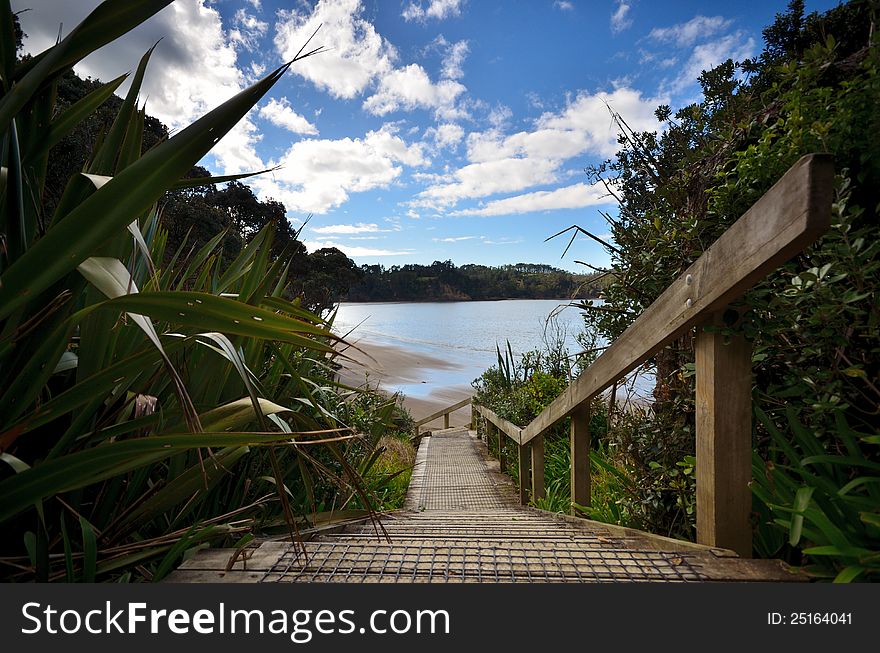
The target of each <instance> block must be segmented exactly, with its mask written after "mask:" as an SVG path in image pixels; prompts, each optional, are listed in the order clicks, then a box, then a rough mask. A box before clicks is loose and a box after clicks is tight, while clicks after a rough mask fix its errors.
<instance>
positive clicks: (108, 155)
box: [0, 0, 407, 581]
mask: <svg viewBox="0 0 880 653" xmlns="http://www.w3.org/2000/svg"><path fill="white" fill-rule="evenodd" d="M167 4H168V2H167V1H166V0H156V1H154V2H149V1H147V2H140V3H130V2H128V1H127V0H108V1H107V2H105V3H104V4H102V5H101V6H99V7H98V8H97V9H96V10H95V11H94V12H93V13H92V14H90V15H89V17H87V18H86V19H85V21H84V22H83V24H82V25H81V26H80V28H79V29H76V30H73V31H71V32H70V35H69V36H68V37H67V38H65V39H64V40H62V41H61V42H60V43H59V44H58V45H56V46H54V47H52V48H50V49H49V50H47V51H46V52H45V53H43V54H41V55H39V56H38V57H35V58H32V59H30V58H29V59H25V60H18V59H17V58H16V57H15V52H14V49H13V48H12V47H10V46H11V44H12V43H13V42H14V40H13V39H14V26H15V21H14V20H13V16H12V13H11V10H10V7H9V3H8V1H7V0H0V32H2V33H0V43H3V47H2V48H0V82H2V95H0V134H2V138H0V147H2V151H0V165H2V175H0V239H2V242H3V243H4V245H5V248H4V249H3V250H2V252H0V372H2V374H0V461H2V464H0V524H2V532H3V535H4V537H3V538H2V540H0V570H2V571H0V574H2V577H3V578H4V579H12V580H33V579H36V580H68V581H91V580H95V579H97V580H111V579H115V580H122V581H125V580H160V579H161V578H163V577H164V576H165V575H167V574H168V573H169V572H170V571H171V570H173V569H174V567H175V566H176V565H177V564H178V563H179V562H180V561H181V559H183V558H184V557H185V556H186V555H189V554H190V553H192V552H193V551H195V550H196V549H198V548H200V547H203V546H207V545H209V544H225V545H229V544H235V545H236V546H245V545H247V543H248V542H249V541H250V539H251V538H252V537H253V536H254V534H259V533H274V534H282V535H283V534H287V535H289V536H291V537H297V534H298V532H299V531H301V530H302V529H303V528H310V527H312V526H314V525H317V524H322V523H327V522H328V521H332V520H335V519H338V518H340V517H346V516H351V514H352V512H351V510H352V509H354V510H356V512H354V513H353V514H361V515H363V514H366V511H365V509H368V508H369V506H370V505H371V503H375V502H376V501H385V498H384V497H383V496H377V493H382V492H385V488H386V487H387V486H388V485H389V482H390V480H391V478H392V477H393V474H394V472H389V471H388V466H387V465H386V467H385V468H383V470H381V471H374V470H373V469H372V468H373V465H374V464H375V463H376V461H377V460H378V459H379V457H380V456H381V454H382V447H380V446H379V442H380V440H381V439H382V437H383V436H385V435H386V434H387V433H395V432H398V431H400V430H401V429H402V428H406V423H407V421H406V419H404V418H402V417H401V410H400V408H399V407H398V406H397V405H396V402H395V401H394V400H387V399H384V398H381V397H379V396H377V395H375V394H373V393H362V392H354V391H349V390H347V389H345V388H341V387H340V386H339V385H338V384H337V383H336V382H335V381H334V378H335V374H334V371H333V361H334V359H335V358H336V357H337V356H339V354H338V353H337V351H336V350H335V349H334V345H335V344H336V343H337V342H338V338H337V337H336V336H334V335H333V334H332V332H331V330H330V325H329V324H328V323H327V322H326V321H325V320H323V319H322V318H321V317H319V316H318V315H316V314H314V313H311V312H309V311H307V310H305V309H303V308H302V307H301V305H300V303H299V302H298V301H291V300H290V299H289V297H290V295H291V293H290V288H291V285H292V284H291V281H292V278H293V277H292V272H291V271H292V267H293V264H292V261H293V254H295V252H296V250H297V245H298V243H297V242H296V241H295V240H293V239H288V240H286V241H285V240H284V238H283V237H279V228H278V222H277V220H272V219H268V218H267V219H263V218H262V217H259V216H258V218H259V219H258V220H257V221H256V222H254V223H248V222H247V219H246V217H245V216H243V214H242V213H240V212H236V211H237V209H236V210H229V211H227V216H228V217H229V218H230V219H236V220H240V222H241V225H239V226H237V229H238V231H234V232H230V231H228V230H227V231H223V230H220V231H218V232H216V233H214V234H213V235H212V237H211V238H210V239H209V240H208V241H207V242H206V243H205V244H204V245H202V246H199V247H191V245H190V244H189V243H188V242H187V241H185V240H181V242H180V244H179V246H177V247H175V248H170V247H168V244H169V242H170V240H171V238H170V234H169V230H168V229H167V228H166V227H165V226H163V223H162V218H161V215H160V205H161V203H162V202H163V201H164V200H165V198H166V197H167V196H166V193H168V191H169V190H171V191H179V190H180V189H182V188H186V187H187V186H188V183H189V182H187V181H186V180H184V181H181V180H182V179H183V178H184V177H185V176H186V175H188V174H190V173H191V171H192V169H193V166H194V165H195V163H196V162H197V161H199V160H200V159H201V158H202V157H203V156H204V155H205V154H206V153H207V152H208V151H209V150H210V148H211V147H212V146H213V145H214V143H215V142H216V141H217V140H219V138H220V137H222V136H223V134H225V133H226V132H228V131H229V130H230V129H231V128H232V127H233V126H234V125H235V123H236V122H237V121H238V120H240V119H241V117H243V116H244V115H245V114H246V113H247V111H249V110H250V109H251V108H252V107H253V106H254V105H255V104H256V103H257V102H258V101H259V100H260V99H261V98H262V97H263V96H264V95H265V94H266V93H267V92H268V91H269V89H270V88H271V87H272V86H273V84H274V83H275V82H276V81H277V80H278V79H280V77H281V76H282V75H283V74H284V72H285V71H286V70H287V68H288V66H289V65H290V64H288V65H285V66H282V67H280V68H279V69H277V70H276V71H274V72H272V73H270V74H269V75H268V76H267V77H265V78H264V79H262V80H260V81H259V82H257V83H255V84H254V85H253V86H251V87H250V88H248V89H245V90H244V91H242V92H241V93H240V94H239V95H237V96H235V97H233V98H231V99H230V100H228V101H227V102H226V103H224V104H223V105H221V106H220V107H218V108H216V109H214V110H213V111H211V112H210V113H208V114H207V115H205V116H204V117H203V118H201V119H200V120H198V121H197V122H195V123H193V124H192V125H190V126H189V127H187V128H186V129H183V130H182V131H180V132H179V133H177V134H176V135H175V136H173V137H171V138H165V137H164V136H161V137H159V138H157V139H156V141H155V142H154V143H151V142H150V140H149V139H148V138H147V137H146V135H145V134H146V125H147V124H148V122H149V121H148V120H147V116H146V115H145V113H144V111H143V110H142V109H139V108H138V104H139V103H138V101H137V96H138V92H139V88H140V84H141V80H142V79H143V75H144V71H145V68H146V66H147V63H148V60H149V57H150V53H149V52H148V53H147V54H146V55H145V56H144V57H143V59H142V60H141V62H140V65H139V66H138V68H137V71H136V73H135V74H134V76H133V79H132V84H131V89H130V91H129V92H128V95H127V97H126V98H125V99H124V100H121V101H115V100H109V98H110V96H111V94H112V91H113V90H115V88H116V87H117V86H118V84H119V82H120V81H121V80H116V81H115V82H111V83H110V84H108V85H100V84H96V85H92V88H91V91H90V92H88V93H87V94H86V95H84V96H83V97H81V98H80V99H79V100H78V101H76V102H73V103H72V104H66V105H65V104H59V103H57V102H56V98H57V97H58V93H57V91H58V87H59V84H60V83H61V81H62V80H64V79H65V75H66V73H65V71H67V70H68V69H69V68H70V66H72V65H74V64H75V63H76V62H77V61H78V60H80V59H81V58H82V57H85V56H87V55H88V54H89V53H91V52H93V51H94V50H95V49H97V48H99V47H101V45H103V44H104V43H106V42H107V41H109V40H112V39H114V38H116V37H118V36H119V35H121V34H124V33H125V32H126V31H128V30H130V29H133V28H134V27H136V26H137V25H138V24H139V23H141V22H142V21H143V20H146V19H147V18H148V17H149V16H151V15H153V14H154V13H156V12H157V11H159V10H160V9H162V8H163V7H164V6H165V5H167ZM306 56H308V55H306ZM66 79H67V80H68V81H70V77H66ZM108 100H109V101H111V102H112V104H114V105H116V109H115V110H113V111H111V113H110V114H108V115H112V120H110V122H109V124H106V126H105V127H99V132H98V136H96V137H95V138H94V139H93V140H89V139H86V138H85V137H84V141H83V142H84V143H86V144H85V145H82V147H87V148H88V152H87V155H86V157H85V158H84V159H82V160H81V162H80V163H72V164H70V165H69V166H68V167H66V168H65V167H64V166H62V165H56V162H55V161H54V156H55V152H56V150H55V148H56V147H57V146H58V144H59V143H62V142H63V141H64V139H65V138H67V137H70V136H71V135H73V134H76V133H77V130H80V129H81V128H82V126H83V125H84V124H90V125H94V124H97V123H94V122H93V121H94V119H93V116H94V114H95V113H96V112H99V113H100V112H101V111H102V109H101V107H102V106H104V105H105V103H106V102H108ZM80 133H81V135H82V134H85V132H80ZM71 152H75V153H77V156H78V155H79V154H78V153H80V152H81V150H80V149H79V146H77V147H74V148H72V149H71ZM77 160H78V159H77ZM65 171H66V172H65ZM52 175H54V177H53V176H52ZM65 175H66V177H65ZM50 183H52V184H54V183H60V184H61V186H62V188H63V190H62V191H61V192H59V193H51V192H48V190H49V187H50ZM217 193H218V195H219V196H220V199H217V198H212V201H214V202H215V205H216V206H221V207H222V206H226V208H227V209H228V208H230V207H241V206H247V205H248V203H251V204H252V196H251V195H248V194H247V193H249V191H247V192H245V191H244V190H243V187H240V186H237V185H232V186H228V187H227V189H226V190H225V191H217ZM241 195H244V199H242V198H241ZM223 202H227V204H225V205H224V204H223ZM264 206H265V205H264ZM268 208H269V209H272V210H275V208H276V207H272V206H271V205H270V206H269V207H268ZM229 233H233V235H235V236H241V235H244V236H246V238H243V239H242V242H241V243H240V245H241V246H239V247H238V248H236V249H234V250H232V251H227V250H226V249H225V243H224V239H225V238H226V237H227V236H228V235H229ZM398 462H399V463H400V464H404V463H403V462H401V461H398Z"/></svg>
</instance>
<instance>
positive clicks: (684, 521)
mask: <svg viewBox="0 0 880 653" xmlns="http://www.w3.org/2000/svg"><path fill="white" fill-rule="evenodd" d="M581 341H582V342H581V344H582V345H583V347H584V351H585V352H586V353H584V354H582V355H581V356H579V357H578V359H577V360H576V361H575V362H574V364H570V363H569V361H570V359H569V358H568V357H566V356H565V355H564V354H563V353H562V349H563V347H562V344H561V343H556V344H555V345H554V344H552V343H551V345H550V346H548V347H547V348H546V349H545V350H543V351H542V350H535V351H531V352H527V353H525V354H523V356H522V357H521V358H520V360H519V361H517V360H516V359H515V358H514V356H513V354H512V352H510V351H509V350H508V352H506V353H504V354H502V352H501V351H500V350H499V352H498V364H497V365H495V366H493V367H491V368H490V369H488V370H486V371H485V372H484V373H483V374H482V375H481V376H480V378H479V379H477V380H476V381H475V382H474V389H475V394H474V399H475V401H477V403H480V404H482V405H484V406H487V407H488V408H491V409H492V410H493V411H494V412H495V413H496V414H498V415H499V416H501V417H503V418H504V419H506V420H508V421H510V422H513V423H514V424H517V425H519V426H525V425H527V424H528V423H529V422H531V421H532V420H533V419H534V418H535V417H537V416H538V415H539V414H540V413H541V411H542V410H543V409H544V408H546V407H547V406H548V405H550V403H551V402H552V401H553V400H554V399H555V398H556V397H557V396H559V395H560V394H561V393H562V392H563V390H565V388H566V386H567V385H568V383H569V381H570V380H571V378H572V376H573V375H576V374H577V373H578V372H579V371H582V370H583V369H585V368H586V367H587V366H588V365H589V364H590V363H591V362H592V361H593V360H595V358H596V354H597V350H596V347H595V342H594V341H593V340H592V339H590V338H587V337H584V336H582V337H581ZM617 396H618V403H617V404H615V405H614V406H610V405H609V398H608V397H604V396H603V397H596V398H594V399H593V401H592V402H590V433H591V447H592V449H591V452H590V463H591V464H590V467H591V471H590V476H591V483H592V491H591V505H590V506H581V505H576V504H575V505H573V504H572V502H571V485H570V482H571V472H570V470H571V451H570V446H569V429H570V420H569V419H565V420H562V421H560V422H559V423H558V424H556V425H555V426H554V427H553V428H552V429H551V430H550V431H549V432H548V433H546V434H545V435H544V480H545V483H544V485H545V491H546V497H545V498H543V499H539V500H537V501H536V502H534V505H536V506H537V507H539V508H542V509H544V510H550V511H552V512H564V513H568V512H569V511H570V510H571V508H572V507H574V508H575V509H576V510H577V511H578V512H580V513H581V514H583V515H586V516H588V517H590V518H592V519H596V520H599V521H604V522H607V523H613V524H619V525H622V526H629V527H633V528H640V529H643V530H647V531H651V532H654V533H662V534H664V535H670V536H677V537H682V538H691V539H692V538H693V536H694V533H693V530H692V524H691V521H692V516H693V512H694V458H693V455H688V454H687V453H686V452H680V451H679V452H676V453H673V452H669V451H663V452H662V453H663V454H664V455H667V456H670V457H674V456H676V455H677V456H678V458H677V459H675V462H674V463H673V464H672V465H671V467H670V468H665V467H663V466H662V465H660V464H659V463H658V462H657V459H658V456H659V455H660V454H661V450H659V449H657V448H653V447H652V448H646V447H645V440H646V438H647V437H650V436H649V435H648V434H649V433H651V432H652V431H651V430H652V427H654V426H655V425H654V424H652V422H651V419H650V415H649V413H648V412H647V411H646V410H645V409H644V408H643V407H641V406H640V405H639V403H638V402H635V403H633V402H625V401H623V397H622V396H621V395H617ZM609 411H610V412H609ZM504 440H505V443H506V446H505V457H506V459H507V461H508V468H509V471H510V474H511V476H513V477H514V479H516V481H517V482H518V481H519V470H518V469H517V455H516V451H515V448H516V445H514V444H513V443H512V441H510V440H509V439H507V438H505V439H504ZM653 444H654V445H655V446H656V445H657V444H658V443H657V442H656V440H655V441H654V442H653ZM488 445H489V450H490V453H492V454H493V455H495V456H497V455H498V451H497V447H498V445H497V442H496V440H495V439H494V438H492V439H491V441H490V442H488ZM661 446H662V445H661Z"/></svg>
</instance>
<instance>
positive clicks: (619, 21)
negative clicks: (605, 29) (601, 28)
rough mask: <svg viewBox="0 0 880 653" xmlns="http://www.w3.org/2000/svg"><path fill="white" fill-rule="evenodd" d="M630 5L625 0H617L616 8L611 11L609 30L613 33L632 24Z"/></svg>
mask: <svg viewBox="0 0 880 653" xmlns="http://www.w3.org/2000/svg"><path fill="white" fill-rule="evenodd" d="M630 9H632V5H631V4H630V3H629V2H627V1H626V0H617V8H616V9H615V10H614V11H613V12H612V13H611V31H612V32H614V33H615V34H619V33H620V32H622V31H624V30H626V29H629V28H630V27H631V26H632V18H631V17H630V15H629V11H630Z"/></svg>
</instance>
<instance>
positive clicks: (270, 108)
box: [260, 97, 318, 136]
mask: <svg viewBox="0 0 880 653" xmlns="http://www.w3.org/2000/svg"><path fill="white" fill-rule="evenodd" d="M260 117H261V118H265V119H266V120H268V121H269V122H271V123H272V124H273V125H276V126H278V127H281V128H283V129H286V130H287V131H290V132H293V133H294V134H306V135H309V136H315V135H317V134H318V128H317V127H315V126H314V125H313V124H312V123H310V122H309V121H308V120H307V119H306V118H304V117H303V116H301V115H299V114H298V113H297V112H296V111H294V110H293V109H292V108H291V106H290V101H289V100H288V99H287V98H286V97H282V98H280V99H277V100H276V99H272V100H270V101H269V104H266V105H264V106H263V107H262V108H260Z"/></svg>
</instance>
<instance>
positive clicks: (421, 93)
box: [12, 0, 837, 270]
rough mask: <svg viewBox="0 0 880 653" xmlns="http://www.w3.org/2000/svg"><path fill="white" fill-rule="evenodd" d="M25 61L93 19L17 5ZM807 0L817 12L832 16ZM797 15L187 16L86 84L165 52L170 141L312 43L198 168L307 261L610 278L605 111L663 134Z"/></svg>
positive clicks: (550, 4)
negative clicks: (661, 108)
mask: <svg viewBox="0 0 880 653" xmlns="http://www.w3.org/2000/svg"><path fill="white" fill-rule="evenodd" d="M12 4H13V9H15V10H21V9H24V8H30V9H31V11H28V12H26V13H24V14H22V15H21V20H22V25H23V28H24V30H25V32H26V33H27V34H28V39H27V41H26V43H25V45H26V49H28V50H29V51H32V52H38V51H41V50H42V49H44V48H46V47H48V46H49V45H51V43H53V42H54V40H55V38H56V36H57V34H58V32H59V24H61V31H62V33H67V32H68V31H69V30H70V29H72V27H73V26H74V25H75V24H76V23H77V22H78V21H79V20H80V19H81V18H82V17H84V16H85V15H86V14H87V13H88V11H90V10H91V9H92V8H93V7H94V6H96V5H97V4H98V2H96V1H94V0H82V1H77V2H71V1H70V0H13V3H12ZM836 4H837V3H836V2H829V1H824V2H821V1H812V2H810V1H808V2H807V11H813V10H820V11H821V10H824V9H827V8H829V7H832V6H834V5H836ZM785 5H786V2H784V1H782V0H770V1H764V2H736V3H731V2H717V1H715V0H707V1H702V2H663V3H660V2H649V1H648V0H593V1H586V0H567V1H565V0H555V1H554V0H381V1H379V0H318V1H317V2H315V1H311V2H309V1H305V0H285V1H280V0H176V1H175V2H174V3H173V4H172V5H171V6H169V7H168V8H166V9H165V10H163V11H162V12H161V13H160V14H158V15H157V16H155V17H154V18H153V19H151V20H150V21H149V22H148V23H147V24H145V25H142V26H141V27H139V28H138V29H137V30H135V31H134V32H132V33H131V34H129V35H127V36H125V37H123V39H120V40H119V41H118V42H115V43H113V44H110V45H108V46H106V47H105V48H104V49H103V50H101V51H99V52H98V53H96V54H95V55H93V56H91V57H90V58H89V59H87V60H86V61H84V62H83V63H82V64H80V65H79V66H78V68H77V70H78V72H79V73H80V74H83V75H89V76H92V77H96V78H99V79H104V80H107V79H111V78H112V77H115V76H116V75H118V74H120V73H122V72H125V71H127V70H131V69H132V68H133V67H135V66H136V65H137V60H138V58H139V57H140V55H141V54H142V53H143V52H144V51H145V50H146V49H147V48H149V47H150V45H152V44H153V43H154V42H155V41H156V40H157V39H159V38H160V37H162V38H163V40H162V42H161V43H160V44H159V47H158V48H157V51H156V53H155V55H154V57H153V60H152V63H151V68H150V70H149V71H148V74H147V78H146V80H145V84H144V92H143V97H144V99H145V100H146V102H147V111H148V112H149V113H151V114H153V115H155V116H156V117H158V118H160V119H161V120H162V121H163V122H165V123H166V124H167V125H168V126H169V127H171V128H172V129H179V128H180V127H182V126H184V125H186V124H188V123H189V122H191V121H192V120H194V119H196V118H197V117H199V116H200V115H202V114H203V113H204V112H205V111H207V110H208V109H210V108H212V107H214V106H216V105H217V104H219V103H220V102H222V101H223V100H225V99H226V98H228V97H230V96H231V95H233V94H234V93H235V92H237V91H238V90H240V89H241V88H243V87H244V86H246V85H247V84H248V83H250V82H252V81H253V80H255V79H257V78H258V77H259V76H261V75H263V74H265V72H267V71H269V70H271V69H272V68H274V67H275V66H277V65H279V64H280V63H282V62H283V61H285V60H287V59H289V58H291V57H292V56H293V55H294V54H295V53H296V52H297V51H298V50H299V48H300V47H301V46H302V45H303V43H304V42H305V40H306V39H307V38H308V36H310V35H311V34H312V32H313V31H314V30H315V29H316V28H317V27H318V26H319V25H320V30H319V31H318V33H317V35H316V36H315V37H314V39H313V41H312V43H311V45H313V46H319V45H322V46H325V47H326V48H327V51H326V52H324V53H321V54H318V55H316V56H314V57H312V58H310V59H308V60H305V61H302V62H299V63H298V64H296V65H295V66H294V67H293V68H292V69H291V72H290V73H289V74H288V75H287V76H286V77H285V78H284V79H282V80H281V81H280V82H279V83H278V84H277V85H276V87H275V88H274V89H273V91H272V92H271V94H270V96H269V97H267V98H265V99H264V100H263V101H262V102H261V103H260V105H258V107H256V108H255V109H254V111H252V112H251V113H250V114H249V115H248V117H247V118H246V119H245V120H244V121H243V122H242V123H241V124H240V125H239V126H238V127H237V128H236V130H235V131H234V132H232V133H231V134H230V135H229V136H227V137H226V138H224V139H223V140H222V141H221V142H220V143H219V144H218V146H217V148H216V149H215V150H214V152H213V153H212V155H210V156H209V157H208V158H207V159H206V160H205V161H204V164H205V165H207V167H209V168H210V169H211V170H212V171H213V172H215V173H217V174H223V173H233V172H241V171H246V170H255V169H262V168H266V167H270V166H280V168H279V169H278V170H276V171H275V172H274V173H272V174H267V175H263V176H261V177H259V178H254V179H251V180H249V182H248V183H249V184H250V185H251V186H252V187H253V188H254V190H255V192H257V193H258V195H260V196H261V197H264V198H269V197H271V198H274V199H277V200H279V201H281V202H283V203H284V204H285V206H286V207H287V208H288V217H289V219H290V220H291V222H292V223H293V224H294V225H297V226H298V225H300V224H301V223H302V220H303V219H304V218H305V217H306V216H307V215H309V214H311V215H312V219H311V220H310V221H309V222H308V224H307V225H306V226H305V227H304V229H303V232H302V236H301V237H302V239H303V240H304V242H305V243H306V245H307V246H308V247H309V249H310V250H314V249H315V248H318V247H324V246H335V247H338V248H339V249H341V250H342V251H344V252H346V254H348V255H349V256H351V257H352V258H353V259H354V260H355V261H356V262H357V263H358V264H363V263H370V264H372V263H382V264H383V265H386V266H391V265H402V264H405V263H431V262H432V261H434V260H446V259H451V260H452V261H453V262H454V263H456V264H457V265H462V264H465V263H483V264H487V265H499V264H504V263H515V262H533V263H549V264H551V265H557V266H559V267H564V268H568V269H572V270H583V268H582V267H581V266H579V265H577V264H576V263H575V262H574V260H575V259H580V260H584V261H587V262H589V263H591V264H593V265H597V266H601V265H604V264H605V263H607V261H608V257H607V253H606V252H604V251H603V249H602V248H601V247H600V246H599V245H597V244H595V243H593V242H592V241H589V240H588V239H583V240H579V241H578V243H577V244H576V245H575V246H574V247H573V248H572V250H571V251H570V252H569V253H568V254H567V255H566V257H565V258H564V259H562V258H560V257H561V255H562V252H563V249H564V247H565V242H564V241H563V240H562V239H557V240H553V241H550V242H549V243H545V242H544V239H545V238H546V237H548V236H550V235H552V234H553V233H555V232H557V231H560V230H561V229H564V228H566V227H568V226H570V225H572V224H578V225H580V226H582V227H584V228H585V229H588V230H590V231H592V232H593V233H596V234H598V235H600V236H604V235H606V234H607V232H608V229H607V225H606V224H605V221H604V219H603V218H602V217H601V215H600V211H611V212H612V213H613V212H614V211H615V207H614V204H613V203H612V202H610V200H609V198H608V197H607V195H606V194H605V192H604V190H603V189H602V188H599V187H595V186H590V184H589V180H588V178H587V176H586V175H585V174H584V168H585V167H587V166H589V165H591V164H595V163H598V162H600V161H602V160H603V159H604V158H606V157H610V156H613V154H614V152H615V150H616V138H615V132H614V129H613V126H612V123H611V119H610V116H609V112H608V108H607V105H610V106H611V107H612V108H613V109H614V110H615V111H617V112H619V113H620V114H621V115H622V116H623V117H624V118H625V119H626V120H627V122H628V123H629V124H630V125H631V126H633V127H634V128H636V129H655V128H656V127H657V124H656V122H655V120H654V117H653V111H654V109H655V108H656V106H657V105H658V104H671V105H672V106H673V107H679V106H682V105H684V104H686V103H688V102H690V101H693V100H695V99H698V98H699V88H698V86H697V84H696V78H697V76H698V75H699V73H700V71H701V70H703V69H705V68H710V67H712V66H714V65H716V64H718V63H720V62H722V61H724V60H725V59H727V58H733V59H735V60H742V59H743V58H746V57H749V56H752V55H754V54H757V53H758V52H759V51H760V49H761V43H762V42H761V29H762V28H763V27H764V26H766V25H767V24H769V23H770V22H772V20H773V16H774V14H775V13H777V12H780V11H783V10H784V9H785Z"/></svg>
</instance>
